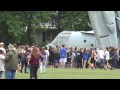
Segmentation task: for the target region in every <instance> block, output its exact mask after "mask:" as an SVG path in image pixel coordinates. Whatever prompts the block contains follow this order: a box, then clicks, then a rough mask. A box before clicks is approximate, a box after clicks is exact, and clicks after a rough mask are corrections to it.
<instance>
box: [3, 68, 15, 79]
mask: <svg viewBox="0 0 120 90" xmlns="http://www.w3.org/2000/svg"><path fill="white" fill-rule="evenodd" d="M15 75H16V70H10V69H6V70H5V79H15Z"/></svg>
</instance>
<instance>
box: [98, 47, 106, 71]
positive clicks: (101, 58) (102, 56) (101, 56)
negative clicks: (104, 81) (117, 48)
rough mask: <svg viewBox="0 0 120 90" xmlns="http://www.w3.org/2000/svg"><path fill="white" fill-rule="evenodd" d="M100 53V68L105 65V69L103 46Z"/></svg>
mask: <svg viewBox="0 0 120 90" xmlns="http://www.w3.org/2000/svg"><path fill="white" fill-rule="evenodd" d="M98 53H99V57H100V68H101V69H102V68H103V67H104V69H105V58H104V56H105V54H104V51H103V50H102V48H101V47H100V49H99V52H98Z"/></svg>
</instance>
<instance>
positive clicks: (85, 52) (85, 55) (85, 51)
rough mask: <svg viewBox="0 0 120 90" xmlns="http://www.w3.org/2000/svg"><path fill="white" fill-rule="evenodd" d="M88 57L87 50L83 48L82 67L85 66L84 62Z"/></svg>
mask: <svg viewBox="0 0 120 90" xmlns="http://www.w3.org/2000/svg"><path fill="white" fill-rule="evenodd" d="M88 59H89V51H88V50H87V49H86V48H84V52H83V68H86V63H87V61H88Z"/></svg>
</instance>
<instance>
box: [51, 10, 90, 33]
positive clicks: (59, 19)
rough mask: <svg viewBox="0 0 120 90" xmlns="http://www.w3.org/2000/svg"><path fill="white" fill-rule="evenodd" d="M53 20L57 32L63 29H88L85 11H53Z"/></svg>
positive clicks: (87, 18)
mask: <svg viewBox="0 0 120 90" xmlns="http://www.w3.org/2000/svg"><path fill="white" fill-rule="evenodd" d="M53 19H54V20H53V21H54V23H55V24H56V27H57V28H58V32H61V31H63V30H78V31H81V30H89V29H90V27H89V26H88V22H89V17H88V13H87V11H55V12H54V14H53Z"/></svg>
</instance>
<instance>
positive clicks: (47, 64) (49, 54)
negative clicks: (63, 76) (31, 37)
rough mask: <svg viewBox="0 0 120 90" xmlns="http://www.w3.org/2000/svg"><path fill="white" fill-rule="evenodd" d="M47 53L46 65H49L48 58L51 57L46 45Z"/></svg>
mask: <svg viewBox="0 0 120 90" xmlns="http://www.w3.org/2000/svg"><path fill="white" fill-rule="evenodd" d="M45 53H46V67H47V65H48V58H49V55H50V53H49V50H48V49H47V47H45Z"/></svg>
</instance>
